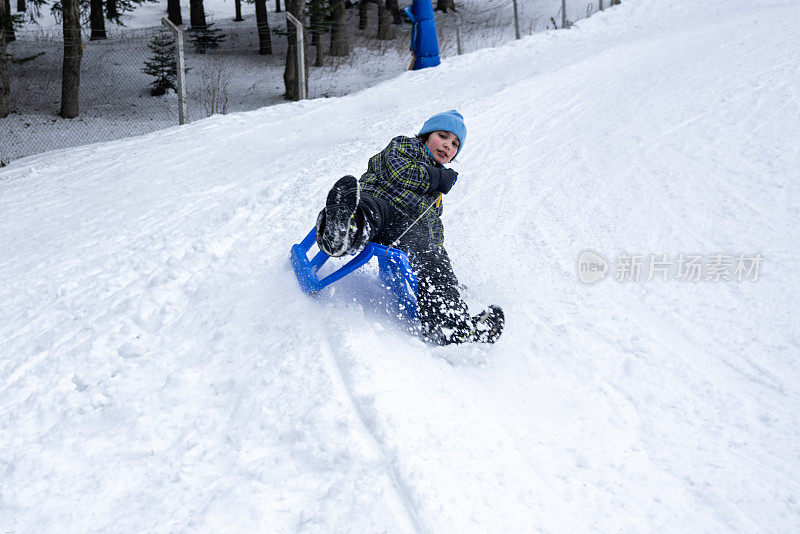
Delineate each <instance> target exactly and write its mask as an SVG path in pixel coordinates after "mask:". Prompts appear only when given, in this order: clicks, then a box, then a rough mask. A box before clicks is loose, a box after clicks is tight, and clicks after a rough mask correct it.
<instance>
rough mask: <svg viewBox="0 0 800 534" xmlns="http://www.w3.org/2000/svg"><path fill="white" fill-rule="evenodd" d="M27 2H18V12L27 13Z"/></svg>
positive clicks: (22, 0)
mask: <svg viewBox="0 0 800 534" xmlns="http://www.w3.org/2000/svg"><path fill="white" fill-rule="evenodd" d="M25 9H26V8H25V0H17V12H18V13H25Z"/></svg>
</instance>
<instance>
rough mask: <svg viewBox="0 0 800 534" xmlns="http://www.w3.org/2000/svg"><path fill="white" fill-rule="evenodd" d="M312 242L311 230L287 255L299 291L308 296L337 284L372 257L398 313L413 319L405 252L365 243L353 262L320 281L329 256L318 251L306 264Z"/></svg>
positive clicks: (412, 283)
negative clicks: (318, 274)
mask: <svg viewBox="0 0 800 534" xmlns="http://www.w3.org/2000/svg"><path fill="white" fill-rule="evenodd" d="M316 242H317V238H316V234H315V231H314V229H313V228H312V229H311V231H310V232H309V233H308V235H307V236H306V237H305V239H303V241H301V242H300V243H298V244H296V245H292V250H291V253H290V258H291V261H292V267H293V268H294V274H295V275H297V281H298V282H300V287H301V288H302V289H303V291H305V292H306V293H307V294H309V295H312V294H314V293H317V292H318V291H320V290H322V288H324V287H326V286H328V285H330V284H332V283H334V282H336V281H337V280H341V279H342V278H344V277H345V276H347V275H348V274H350V273H351V272H353V271H355V270H356V269H358V268H359V267H361V266H362V265H364V264H365V263H367V262H368V261H369V260H370V259H372V257H373V256H375V257H377V258H378V269H379V271H380V276H381V279H382V280H383V282H384V284H385V285H386V286H388V288H389V290H390V291H391V292H392V293H393V294H394V296H395V297H396V298H397V302H398V304H399V305H400V309H401V310H403V311H404V312H405V314H406V316H408V317H409V318H410V319H416V318H417V277H416V276H414V273H413V272H412V271H411V265H409V263H408V257H407V256H406V254H405V252H403V251H402V250H398V249H396V248H389V247H387V246H385V245H378V244H377V243H367V246H366V247H364V250H362V251H361V252H359V253H358V254H356V256H355V257H354V258H353V259H351V260H350V261H349V262H347V263H346V264H345V265H343V266H342V267H340V268H339V269H337V270H336V271H334V272H332V273H331V274H329V275H328V276H325V277H324V278H322V279H321V280H320V279H319V277H318V276H317V272H318V271H319V269H320V267H322V265H324V264H325V262H326V261H328V258H330V256H328V255H327V254H325V253H324V252H322V251H320V252H318V253H317V254H316V255H315V256H314V258H313V259H311V260H309V259H308V251H309V250H311V247H312V246H314V244H316Z"/></svg>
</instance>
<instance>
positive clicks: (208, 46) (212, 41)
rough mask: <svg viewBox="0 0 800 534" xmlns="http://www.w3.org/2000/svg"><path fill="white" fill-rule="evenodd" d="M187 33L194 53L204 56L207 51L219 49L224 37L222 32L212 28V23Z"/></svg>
mask: <svg viewBox="0 0 800 534" xmlns="http://www.w3.org/2000/svg"><path fill="white" fill-rule="evenodd" d="M189 33H190V35H191V38H192V46H193V47H194V51H195V52H197V53H198V54H205V53H206V51H208V50H213V49H215V48H219V45H220V43H222V41H224V40H225V37H226V35H225V34H224V33H222V30H220V29H219V28H215V27H214V23H213V22H212V23H211V24H207V25H205V26H203V27H200V28H190V29H189Z"/></svg>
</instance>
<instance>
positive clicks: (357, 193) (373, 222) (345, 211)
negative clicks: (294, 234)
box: [316, 176, 385, 257]
mask: <svg viewBox="0 0 800 534" xmlns="http://www.w3.org/2000/svg"><path fill="white" fill-rule="evenodd" d="M384 210H385V206H384V204H383V203H382V202H381V201H380V200H379V199H376V198H374V197H372V196H371V195H369V194H364V195H362V194H361V188H360V186H359V184H358V180H357V179H356V178H355V177H353V176H343V177H342V178H340V179H339V180H338V181H337V182H336V183H335V184H334V185H333V187H332V188H331V190H330V191H329V192H328V198H327V200H326V202H325V207H324V208H323V209H322V211H320V212H319V216H318V217H317V224H316V236H317V245H318V246H319V248H320V250H322V251H323V252H324V253H325V254H327V255H329V256H334V257H336V256H344V255H345V254H353V253H356V252H359V251H360V250H361V249H363V248H364V247H365V246H366V244H367V242H369V241H370V239H372V237H373V236H375V235H376V234H377V233H378V232H379V231H380V229H381V226H382V225H383V211H384Z"/></svg>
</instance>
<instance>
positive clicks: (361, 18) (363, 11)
mask: <svg viewBox="0 0 800 534" xmlns="http://www.w3.org/2000/svg"><path fill="white" fill-rule="evenodd" d="M368 25H369V3H367V2H362V3H360V4H358V29H359V30H366V29H367V26H368Z"/></svg>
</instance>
